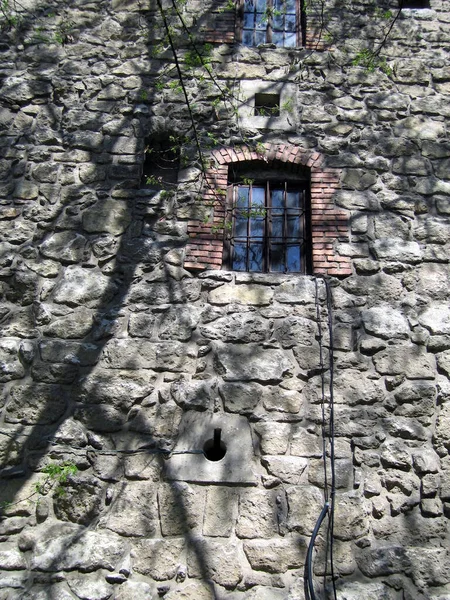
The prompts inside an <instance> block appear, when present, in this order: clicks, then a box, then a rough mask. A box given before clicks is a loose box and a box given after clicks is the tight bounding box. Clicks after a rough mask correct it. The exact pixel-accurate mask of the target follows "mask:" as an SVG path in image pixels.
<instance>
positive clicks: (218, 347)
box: [214, 342, 293, 382]
mask: <svg viewBox="0 0 450 600" xmlns="http://www.w3.org/2000/svg"><path fill="white" fill-rule="evenodd" d="M214 360H215V364H216V368H217V370H218V372H219V374H221V375H222V376H223V378H224V379H225V381H252V380H253V381H265V382H271V381H281V379H282V378H283V376H284V375H286V374H288V373H290V372H292V369H293V365H292V363H291V362H290V360H289V359H288V358H287V357H286V355H285V354H284V353H283V352H282V351H281V350H266V349H264V348H263V347H261V346H258V345H257V344H246V345H245V346H242V345H238V344H227V345H224V344H223V343H220V342H217V343H216V344H215V345H214Z"/></svg>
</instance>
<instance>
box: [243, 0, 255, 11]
mask: <svg viewBox="0 0 450 600" xmlns="http://www.w3.org/2000/svg"><path fill="white" fill-rule="evenodd" d="M254 10H255V0H245V2H244V12H253V11H254Z"/></svg>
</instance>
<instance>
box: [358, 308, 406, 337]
mask: <svg viewBox="0 0 450 600" xmlns="http://www.w3.org/2000/svg"><path fill="white" fill-rule="evenodd" d="M361 317H362V321H363V324H364V329H365V330H366V331H367V333H370V334H372V335H376V336H379V337H381V338H383V339H387V340H389V339H392V338H407V337H408V334H409V324H408V321H407V319H406V317H405V316H404V315H403V314H402V313H401V312H400V311H398V310H395V309H392V308H391V307H389V306H379V307H378V306H374V307H372V308H370V309H369V310H366V311H363V312H362V313H361Z"/></svg>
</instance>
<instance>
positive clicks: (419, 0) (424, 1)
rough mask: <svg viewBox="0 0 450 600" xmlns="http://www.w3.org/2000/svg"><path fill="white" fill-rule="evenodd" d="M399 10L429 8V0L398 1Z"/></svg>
mask: <svg viewBox="0 0 450 600" xmlns="http://www.w3.org/2000/svg"><path fill="white" fill-rule="evenodd" d="M399 3H400V8H430V0H399Z"/></svg>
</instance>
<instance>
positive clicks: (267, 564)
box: [244, 536, 307, 573]
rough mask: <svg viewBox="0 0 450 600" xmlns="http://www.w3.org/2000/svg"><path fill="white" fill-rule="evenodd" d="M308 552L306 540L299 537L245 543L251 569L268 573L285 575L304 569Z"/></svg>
mask: <svg viewBox="0 0 450 600" xmlns="http://www.w3.org/2000/svg"><path fill="white" fill-rule="evenodd" d="M306 550H307V545H306V540H305V539H304V538H301V537H297V536H296V537H290V538H282V539H274V540H251V541H246V542H244V552H245V555H246V556H247V558H248V560H249V562H250V565H251V567H252V568H253V569H256V570H262V571H266V572H268V573H285V572H286V571H287V570H288V569H298V568H301V567H303V566H304V564H305V559H306Z"/></svg>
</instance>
